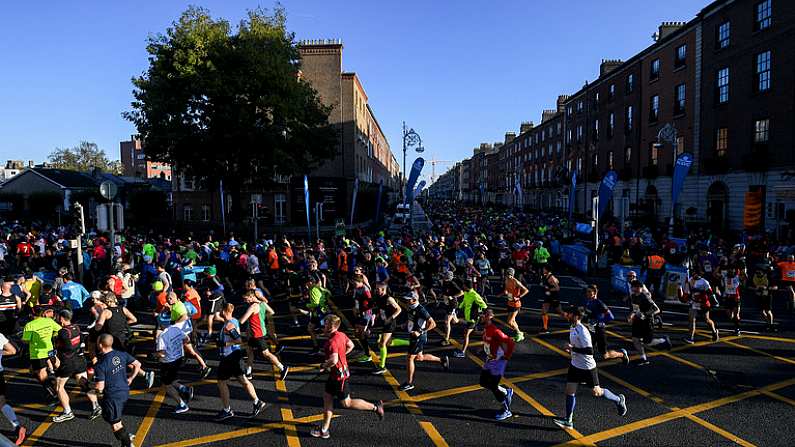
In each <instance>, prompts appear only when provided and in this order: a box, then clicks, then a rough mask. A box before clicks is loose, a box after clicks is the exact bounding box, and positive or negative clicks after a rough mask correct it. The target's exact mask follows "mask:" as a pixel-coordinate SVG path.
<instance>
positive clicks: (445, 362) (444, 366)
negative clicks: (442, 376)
mask: <svg viewBox="0 0 795 447" xmlns="http://www.w3.org/2000/svg"><path fill="white" fill-rule="evenodd" d="M442 369H443V370H445V371H450V357H449V356H446V355H445V356H443V357H442Z"/></svg>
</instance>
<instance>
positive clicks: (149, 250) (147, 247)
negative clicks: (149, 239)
mask: <svg viewBox="0 0 795 447" xmlns="http://www.w3.org/2000/svg"><path fill="white" fill-rule="evenodd" d="M141 248H142V250H143V252H144V256H151V257H152V258H154V257H155V246H154V245H152V244H144V246H143V247H141Z"/></svg>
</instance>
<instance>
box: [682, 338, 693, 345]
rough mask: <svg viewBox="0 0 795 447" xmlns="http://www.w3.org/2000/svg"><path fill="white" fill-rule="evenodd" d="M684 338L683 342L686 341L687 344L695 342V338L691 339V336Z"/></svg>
mask: <svg viewBox="0 0 795 447" xmlns="http://www.w3.org/2000/svg"><path fill="white" fill-rule="evenodd" d="M684 340H685V343H687V344H689V345H692V344H693V343H695V342H696V341H695V340H693V339H692V338H685V339H684Z"/></svg>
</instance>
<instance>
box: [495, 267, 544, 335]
mask: <svg viewBox="0 0 795 447" xmlns="http://www.w3.org/2000/svg"><path fill="white" fill-rule="evenodd" d="M513 275H514V270H513V269H512V268H509V269H505V290H504V292H503V293H504V294H505V297H506V299H507V300H508V302H507V306H508V312H509V314H508V321H507V323H508V327H510V328H511V329H513V330H514V332H515V333H516V334H515V335H514V337H513V339H514V340H516V342H517V343H518V342H521V341H522V340H524V332H522V331H521V330H520V329H519V323H517V322H516V316H517V315H519V311H520V310H521V309H522V297H523V296H525V295H527V292H529V290H527V287H525V285H524V284H522V283H521V282H520V281H519V280H518V279H516V278H514V276H513ZM544 327H545V328H546V326H544Z"/></svg>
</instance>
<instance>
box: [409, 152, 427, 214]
mask: <svg viewBox="0 0 795 447" xmlns="http://www.w3.org/2000/svg"><path fill="white" fill-rule="evenodd" d="M423 166H425V159H423V158H422V157H417V159H416V160H414V163H412V165H411V172H410V173H409V178H408V181H407V182H406V191H405V197H406V201H405V203H409V199H410V197H411V193H412V192H414V184H415V183H417V180H418V179H419V178H420V172H422V168H423Z"/></svg>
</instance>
